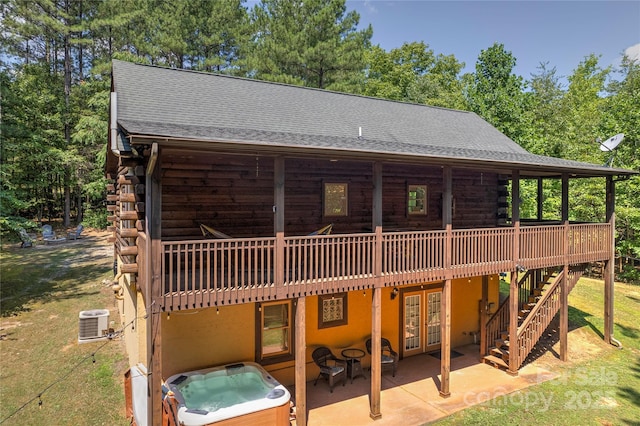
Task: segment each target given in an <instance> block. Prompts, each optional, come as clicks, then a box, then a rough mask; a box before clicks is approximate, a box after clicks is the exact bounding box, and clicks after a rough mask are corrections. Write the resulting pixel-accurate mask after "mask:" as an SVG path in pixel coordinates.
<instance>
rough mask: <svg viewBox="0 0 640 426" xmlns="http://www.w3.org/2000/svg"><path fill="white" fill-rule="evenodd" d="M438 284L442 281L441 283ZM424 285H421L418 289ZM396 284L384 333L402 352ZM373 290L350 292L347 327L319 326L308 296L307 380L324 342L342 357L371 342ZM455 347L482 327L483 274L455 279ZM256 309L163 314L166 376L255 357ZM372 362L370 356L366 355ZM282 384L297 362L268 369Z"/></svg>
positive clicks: (492, 284)
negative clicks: (347, 350)
mask: <svg viewBox="0 0 640 426" xmlns="http://www.w3.org/2000/svg"><path fill="white" fill-rule="evenodd" d="M432 284H434V283H432ZM435 284H437V283H435ZM412 288H414V289H418V290H419V289H420V286H414V287H412ZM425 288H428V290H427V291H438V289H437V288H433V286H425ZM392 290H393V289H392V288H383V289H381V292H382V294H381V299H382V335H383V336H384V337H386V338H388V339H389V340H390V341H391V342H392V345H393V346H394V349H395V350H396V351H398V352H399V353H400V352H401V345H402V342H401V340H400V330H401V328H402V327H401V324H402V322H403V320H402V318H401V317H400V315H401V311H402V304H403V299H402V297H401V295H398V297H395V298H394V299H392V298H391V293H392ZM372 294H373V292H372V290H366V291H362V290H360V291H352V292H350V293H349V294H348V323H347V324H345V325H340V326H335V327H330V328H322V329H319V328H318V297H317V296H309V297H306V298H305V303H306V327H305V328H306V333H305V334H306V342H307V351H306V364H307V369H306V370H307V380H313V379H315V377H316V376H317V374H318V370H317V367H316V366H315V365H314V364H313V360H312V358H311V353H312V352H313V350H314V349H315V348H316V347H318V346H328V347H330V348H331V349H332V351H333V352H334V354H335V355H337V356H340V352H341V351H342V349H344V348H348V347H356V348H360V349H362V350H365V344H364V343H365V340H366V339H367V338H368V337H369V336H370V335H371V320H372V317H371V300H372ZM451 294H452V313H451V318H452V323H451V345H452V347H456V346H461V345H466V344H469V343H473V340H474V337H473V333H475V332H479V330H480V312H479V307H480V303H479V301H480V300H481V298H482V278H481V277H476V278H473V279H471V280H470V281H469V280H467V279H464V280H455V281H454V282H453V283H452V291H451ZM489 296H490V299H489V300H490V301H493V302H494V303H496V305H495V306H497V299H498V279H497V277H493V279H490V280H489ZM255 321H256V307H255V305H254V304H244V305H235V306H226V307H222V308H220V310H219V313H216V309H202V310H189V311H182V312H173V313H172V314H171V317H170V318H168V317H167V315H166V314H162V348H163V352H162V365H163V375H164V377H169V376H171V375H173V374H176V373H179V372H181V371H188V370H193V369H197V368H202V367H207V366H213V365H221V364H227V363H234V362H241V361H254V357H255V340H256V336H255ZM362 363H363V365H364V366H369V364H370V357H369V355H368V354H367V355H366V356H365V357H364V358H363V359H362ZM265 368H266V370H268V371H270V372H271V374H273V375H274V377H276V378H277V379H278V380H279V381H280V382H281V383H283V384H285V385H290V384H293V382H294V363H293V361H289V362H283V363H280V364H273V365H268V366H266V367H265Z"/></svg>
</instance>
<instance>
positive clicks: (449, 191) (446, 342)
mask: <svg viewBox="0 0 640 426" xmlns="http://www.w3.org/2000/svg"><path fill="white" fill-rule="evenodd" d="M442 181H443V182H442V184H443V185H442V187H443V193H442V200H443V203H442V227H443V228H444V229H445V230H446V231H447V237H446V239H445V248H444V265H443V266H444V268H445V277H446V279H445V281H444V284H443V288H442V298H441V299H440V303H441V306H440V354H441V355H440V391H439V393H440V396H441V397H443V398H447V397H449V396H450V395H451V391H450V389H449V382H450V373H451V278H452V276H453V271H452V270H451V259H452V255H453V253H452V247H453V241H452V238H453V237H452V231H453V226H452V220H453V211H452V208H453V202H452V201H453V172H452V169H451V167H449V166H445V167H443V168H442Z"/></svg>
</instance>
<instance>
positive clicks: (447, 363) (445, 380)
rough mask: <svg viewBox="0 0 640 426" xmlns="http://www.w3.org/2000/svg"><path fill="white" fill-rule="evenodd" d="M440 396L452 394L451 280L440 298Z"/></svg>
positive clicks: (445, 283)
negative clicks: (450, 383) (450, 388)
mask: <svg viewBox="0 0 640 426" xmlns="http://www.w3.org/2000/svg"><path fill="white" fill-rule="evenodd" d="M440 336H441V339H440V340H441V343H440V396H441V397H443V398H447V397H449V396H451V391H450V390H449V382H450V378H449V376H450V373H451V280H450V279H447V280H445V281H444V287H443V288H442V297H441V299H440Z"/></svg>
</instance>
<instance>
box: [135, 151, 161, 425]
mask: <svg viewBox="0 0 640 426" xmlns="http://www.w3.org/2000/svg"><path fill="white" fill-rule="evenodd" d="M160 162H161V157H160V156H158V161H157V162H156V167H155V168H154V171H153V173H152V174H151V175H150V176H147V177H146V186H147V188H148V191H147V193H146V200H145V201H146V203H147V204H148V205H149V211H148V212H147V213H146V214H147V216H146V223H147V224H149V225H148V226H149V229H148V234H149V238H148V239H147V242H148V246H147V248H148V249H147V253H145V258H146V261H147V262H148V263H147V265H145V267H146V268H147V271H148V273H147V274H146V276H147V279H148V280H149V283H143V284H142V285H143V287H145V286H146V287H147V288H148V289H149V291H148V292H147V295H146V296H147V297H146V299H145V308H146V309H147V329H146V333H147V370H148V371H149V373H150V374H149V375H148V378H147V386H148V390H147V395H148V397H147V410H148V411H147V419H148V424H149V425H153V426H160V425H161V424H162V378H163V375H162V329H161V326H162V321H161V315H160V313H161V310H160V308H161V306H160V305H161V300H162V239H161V238H162V173H161V170H162V167H161V164H160ZM136 232H137V231H136Z"/></svg>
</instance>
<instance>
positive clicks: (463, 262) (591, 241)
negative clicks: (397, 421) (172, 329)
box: [161, 224, 611, 309]
mask: <svg viewBox="0 0 640 426" xmlns="http://www.w3.org/2000/svg"><path fill="white" fill-rule="evenodd" d="M449 235H450V236H449ZM449 235H448V234H447V232H446V231H419V232H386V233H385V232H378V233H366V234H334V235H317V236H302V237H300V236H297V237H284V236H283V235H282V234H280V235H279V236H278V237H267V238H238V239H224V240H215V239H214V240H191V241H179V242H169V241H163V242H162V243H161V245H162V250H163V256H162V274H161V279H162V290H163V291H162V294H163V300H162V305H163V306H164V307H165V309H166V308H169V309H192V308H198V307H203V306H214V305H222V304H236V303H247V302H253V301H264V300H276V299H284V298H289V297H297V296H303V295H313V294H323V293H334V292H341V291H351V290H356V289H367V288H372V287H383V286H395V285H403V284H411V283H419V282H430V281H439V280H443V279H446V278H452V279H453V278H462V277H472V276H478V275H485V274H497V273H499V272H502V271H509V270H514V269H515V268H516V266H517V265H518V266H520V265H524V266H525V267H526V268H541V267H547V266H552V265H559V264H562V263H563V261H564V260H563V259H564V258H565V256H566V257H567V259H568V260H569V261H571V262H572V263H583V262H588V261H596V260H605V259H608V255H609V254H608V253H609V250H610V244H611V229H610V226H609V225H608V224H588V225H568V226H534V227H531V228H529V227H523V228H521V229H520V231H519V233H518V234H517V235H516V228H488V229H468V230H454V231H452V232H451V233H450V234H449ZM565 236H566V238H568V239H569V252H568V253H563V252H562V250H563V248H562V246H563V244H562V240H563V238H565ZM447 238H451V242H450V244H449V245H448V246H449V247H451V252H450V253H445V250H446V249H445V248H446V247H447V244H446V239H447ZM515 238H519V247H520V251H519V253H518V252H516V250H515V247H516V244H514V242H515ZM447 265H450V267H447Z"/></svg>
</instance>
